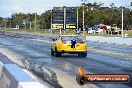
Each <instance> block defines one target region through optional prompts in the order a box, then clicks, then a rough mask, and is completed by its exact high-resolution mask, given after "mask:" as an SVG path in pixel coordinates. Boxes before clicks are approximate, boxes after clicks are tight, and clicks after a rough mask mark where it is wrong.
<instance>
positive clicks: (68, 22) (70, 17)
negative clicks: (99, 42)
mask: <svg viewBox="0 0 132 88" xmlns="http://www.w3.org/2000/svg"><path fill="white" fill-rule="evenodd" d="M51 27H52V29H76V28H77V7H54V8H53V10H52V24H51Z"/></svg>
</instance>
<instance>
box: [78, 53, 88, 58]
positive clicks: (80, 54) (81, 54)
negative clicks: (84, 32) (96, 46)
mask: <svg viewBox="0 0 132 88" xmlns="http://www.w3.org/2000/svg"><path fill="white" fill-rule="evenodd" d="M78 56H79V57H83V58H86V57H87V52H85V53H79V54H78Z"/></svg>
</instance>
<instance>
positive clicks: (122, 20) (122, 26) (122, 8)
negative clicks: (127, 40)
mask: <svg viewBox="0 0 132 88" xmlns="http://www.w3.org/2000/svg"><path fill="white" fill-rule="evenodd" d="M123 15H124V14H123V6H122V38H123V25H124V22H123Z"/></svg>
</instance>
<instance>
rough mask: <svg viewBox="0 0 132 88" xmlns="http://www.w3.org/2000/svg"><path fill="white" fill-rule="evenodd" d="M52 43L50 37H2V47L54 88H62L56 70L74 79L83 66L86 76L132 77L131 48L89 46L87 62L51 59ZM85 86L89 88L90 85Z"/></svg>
mask: <svg viewBox="0 0 132 88" xmlns="http://www.w3.org/2000/svg"><path fill="white" fill-rule="evenodd" d="M38 37H39V39H38ZM50 41H51V38H50V37H47V36H34V35H22V34H21V35H20V36H19V35H18V34H17V36H16V35H15V36H11V37H10V36H5V35H0V47H3V48H8V49H9V50H11V51H14V52H16V53H17V54H19V55H21V56H23V58H21V60H22V62H23V63H24V64H25V66H26V67H27V69H29V70H31V71H32V72H33V73H35V74H37V75H38V76H39V77H40V78H42V79H43V80H44V81H45V82H47V83H49V84H50V85H51V86H53V87H55V88H61V87H62V86H61V85H60V84H59V82H58V81H57V75H56V71H54V70H53V69H58V70H60V71H62V72H64V73H67V74H68V75H70V76H71V77H72V76H75V75H76V69H77V67H79V66H83V67H84V68H85V69H86V71H87V73H93V74H130V75H132V55H131V54H132V47H130V46H120V45H113V44H107V43H97V42H96V43H94V42H88V56H87V58H80V57H78V56H77V55H69V54H64V55H62V57H53V56H51V55H50ZM49 74H50V75H49ZM95 85H96V86H97V87H99V88H130V87H132V83H130V84H95ZM78 86H79V85H78ZM85 86H87V87H85V88H89V86H88V85H85ZM82 87H83V86H82ZM65 88H67V87H65ZM79 88H80V87H79Z"/></svg>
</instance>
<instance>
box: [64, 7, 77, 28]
mask: <svg viewBox="0 0 132 88" xmlns="http://www.w3.org/2000/svg"><path fill="white" fill-rule="evenodd" d="M76 28H77V7H66V29H76Z"/></svg>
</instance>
